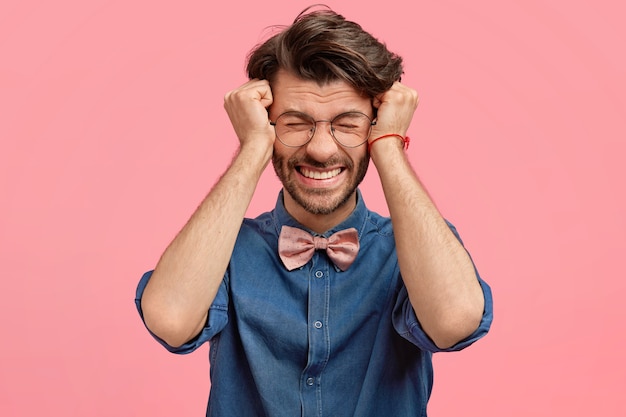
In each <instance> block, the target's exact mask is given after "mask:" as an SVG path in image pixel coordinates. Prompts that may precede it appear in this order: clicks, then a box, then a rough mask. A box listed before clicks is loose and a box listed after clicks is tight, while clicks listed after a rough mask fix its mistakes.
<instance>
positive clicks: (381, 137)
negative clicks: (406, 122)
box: [367, 133, 411, 153]
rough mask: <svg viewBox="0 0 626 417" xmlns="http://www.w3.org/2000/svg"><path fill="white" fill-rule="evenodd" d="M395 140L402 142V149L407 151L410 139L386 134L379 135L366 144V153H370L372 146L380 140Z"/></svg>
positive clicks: (394, 134) (395, 134)
mask: <svg viewBox="0 0 626 417" xmlns="http://www.w3.org/2000/svg"><path fill="white" fill-rule="evenodd" d="M394 138H395V139H396V140H398V139H399V140H400V141H401V142H402V148H403V149H409V143H410V142H411V138H409V137H408V136H402V135H400V134H398V133H388V134H386V135H381V136H378V137H376V138H374V139H372V140H370V141H369V142H368V144H367V150H368V152H370V153H371V151H372V146H373V145H374V143H376V142H379V141H380V140H381V139H394Z"/></svg>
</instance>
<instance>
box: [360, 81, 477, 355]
mask: <svg viewBox="0 0 626 417" xmlns="http://www.w3.org/2000/svg"><path fill="white" fill-rule="evenodd" d="M417 103H418V98H417V93H416V92H415V91H413V90H411V89H410V88H408V87H406V86H404V85H402V84H400V83H395V84H394V85H393V87H392V88H391V89H390V90H388V91H387V92H385V93H384V94H382V95H381V96H380V97H378V98H377V99H375V100H374V105H375V106H376V107H378V122H377V124H376V126H375V129H374V130H373V131H372V136H371V138H372V139H375V138H377V137H379V136H381V135H384V134H387V133H397V134H400V135H402V136H405V135H406V132H407V129H408V127H409V124H410V122H411V119H412V117H413V113H414V111H415V109H416V107H417ZM402 145H403V144H402V142H401V141H400V140H398V139H395V138H386V139H382V140H379V141H376V142H375V143H373V144H372V147H371V154H370V155H371V158H372V161H373V162H374V164H375V166H376V169H377V170H378V174H379V176H380V179H381V183H382V186H383V191H384V194H385V199H386V201H387V205H388V207H389V212H390V215H391V221H392V224H393V229H394V236H395V240H396V249H397V253H398V262H399V265H400V271H401V273H402V278H403V280H404V284H405V286H406V288H407V291H408V294H409V300H410V301H411V305H412V306H413V309H414V310H415V314H416V315H417V317H418V319H419V321H420V324H421V325H422V328H423V329H424V331H425V332H426V333H427V334H428V335H429V336H430V337H431V339H433V341H434V342H435V344H436V345H437V346H438V347H440V348H447V347H450V346H452V345H454V344H456V343H457V342H458V341H460V340H462V339H464V338H466V337H467V336H469V335H470V334H471V333H472V332H474V331H475V330H476V329H477V328H478V325H479V324H480V321H481V318H482V314H483V309H484V296H483V293H482V290H481V288H480V284H479V283H478V280H477V278H476V273H475V270H474V266H473V264H472V262H471V260H470V258H469V255H468V254H467V252H466V251H465V249H464V248H463V246H462V245H461V243H460V242H459V241H458V240H457V238H456V237H455V236H454V234H453V233H452V231H451V230H450V228H449V227H448V225H447V223H446V222H445V220H444V219H443V217H442V216H441V214H440V213H439V211H438V210H437V207H436V206H435V204H434V203H433V201H432V200H431V198H430V197H429V195H428V193H427V191H426V189H425V188H424V186H423V185H422V184H421V182H420V180H419V179H418V177H417V175H416V174H415V172H414V171H413V169H412V167H411V165H410V163H409V161H408V159H407V157H406V154H405V152H404V150H403V147H402Z"/></svg>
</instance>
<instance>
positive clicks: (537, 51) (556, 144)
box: [0, 0, 626, 416]
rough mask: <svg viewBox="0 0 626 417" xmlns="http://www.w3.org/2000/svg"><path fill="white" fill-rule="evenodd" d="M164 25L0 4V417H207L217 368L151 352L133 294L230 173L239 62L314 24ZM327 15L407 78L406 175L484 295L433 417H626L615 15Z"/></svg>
mask: <svg viewBox="0 0 626 417" xmlns="http://www.w3.org/2000/svg"><path fill="white" fill-rule="evenodd" d="M165 3H166V2H154V1H144V0H138V1H129V2H125V1H113V0H110V1H105V0H91V1H84V0H58V1H54V2H45V1H39V2H37V1H3V2H2V3H1V4H0V139H1V148H0V195H1V196H2V197H1V198H2V204H0V213H1V215H0V297H1V302H0V317H1V320H0V323H1V324H0V335H1V337H2V342H1V345H0V346H1V347H0V415H2V416H35V415H44V414H45V415H59V416H169V415H178V416H200V415H204V411H205V404H206V398H207V394H208V388H209V381H208V361H207V351H208V348H207V346H204V347H203V348H202V349H200V351H198V352H196V353H195V354H193V355H189V356H183V357H178V356H173V355H170V354H168V353H167V352H166V351H165V350H164V349H162V348H161V347H160V346H159V345H158V344H157V343H156V342H154V341H153V340H152V339H151V337H150V336H149V335H148V333H147V332H146V331H145V330H144V328H143V325H142V324H141V322H140V320H139V318H138V316H137V314H136V312H135V307H134V305H133V296H134V290H135V285H136V284H137V281H138V279H139V277H140V275H141V274H142V273H143V272H144V271H145V270H147V269H150V268H152V266H153V265H154V264H155V262H156V261H157V259H158V257H159V255H160V253H161V252H162V250H163V249H164V247H165V245H167V243H168V242H169V241H170V240H171V238H172V237H173V236H174V234H175V233H176V232H177V231H178V229H179V228H180V227H181V226H182V224H183V223H184V222H185V221H186V219H187V218H188V216H189V215H190V214H191V212H192V211H193V209H194V208H195V207H196V205H197V204H198V203H199V201H200V200H201V198H202V197H203V196H204V195H205V193H206V192H207V191H208V190H209V188H210V187H211V185H212V184H213V182H214V181H215V180H216V179H217V177H218V176H219V174H220V173H221V172H222V171H223V169H224V168H225V167H226V165H227V164H228V162H229V160H230V157H231V155H232V153H233V151H234V149H235V147H236V140H235V138H234V135H233V132H232V130H231V127H230V125H229V123H228V119H227V117H226V114H225V112H224V111H223V108H222V98H223V95H224V94H225V93H226V92H227V91H228V90H230V89H232V88H235V87H237V86H238V85H239V84H241V83H242V82H244V81H245V75H244V72H243V60H244V57H245V55H246V53H247V52H248V51H249V49H250V48H251V47H252V46H253V45H254V44H255V43H257V42H258V41H261V40H262V39H264V36H265V34H266V33H267V30H264V28H266V27H267V26H270V25H273V24H287V23H289V22H290V21H291V20H292V19H293V17H294V16H295V15H296V14H297V13H298V12H299V11H300V10H301V9H303V8H304V7H305V5H307V4H309V2H302V1H287V0H282V1H279V0H270V1H262V2H248V3H247V4H246V5H245V6H244V5H243V4H242V3H240V2H236V1H228V2H220V3H218V4H216V5H213V6H210V5H209V3H210V2H208V1H190V0H185V1H178V2H176V5H174V2H167V4H165ZM329 4H330V5H331V6H333V7H334V8H335V9H336V10H337V11H338V12H340V13H343V14H344V15H345V16H346V17H348V18H350V19H353V20H356V21H358V22H360V23H361V24H362V25H363V26H364V28H365V29H367V30H369V31H371V32H372V33H373V34H374V35H376V36H378V37H379V38H380V39H381V40H383V41H385V42H386V43H387V45H388V46H389V47H390V49H392V50H394V51H397V52H398V53H400V54H401V55H403V56H404V57H405V61H406V74H405V76H404V78H403V81H404V82H405V83H406V84H408V85H411V86H413V87H414V88H416V89H417V90H418V91H419V92H420V96H421V103H420V107H419V108H418V111H417V113H416V117H415V119H414V123H413V125H412V127H411V131H410V135H411V136H412V137H413V140H414V141H413V143H412V146H411V148H410V149H409V151H408V152H409V154H410V158H411V159H412V161H413V163H414V165H415V167H416V169H417V171H418V172H419V173H420V175H421V177H422V178H423V180H424V181H425V183H426V184H427V185H428V187H429V189H430V191H431V193H432V194H433V196H434V197H435V199H436V201H437V203H438V205H439V206H440V208H441V210H442V211H443V213H444V214H445V216H446V217H447V218H449V219H450V220H451V221H453V222H454V223H455V224H456V225H457V227H458V228H459V230H460V232H461V234H462V236H463V238H464V240H465V241H466V243H467V246H468V248H469V249H470V251H471V252H472V254H473V256H474V258H475V261H476V262H477V264H478V266H479V269H480V271H481V273H482V275H483V276H484V277H485V279H486V280H487V281H488V282H489V283H490V284H491V285H492V288H493V291H494V294H495V302H496V305H495V307H496V310H495V322H494V324H493V329H492V331H491V333H490V334H489V335H488V336H487V337H486V338H485V339H484V340H482V341H481V342H479V343H478V344H476V345H474V346H473V347H472V348H470V349H468V350H466V351H463V352H461V353H455V354H441V355H437V356H436V357H435V365H436V376H435V388H434V393H433V398H432V401H431V403H430V415H432V416H461V415H462V416H565V415H567V416H592V415H595V416H624V415H626V405H624V404H625V402H624V398H623V396H624V392H625V391H626V366H625V364H624V359H623V351H624V344H625V342H626V331H625V326H624V319H625V318H626V317H625V316H626V314H625V313H626V309H625V307H624V305H625V303H624V301H623V300H624V293H625V291H626V284H625V282H626V273H625V272H624V270H625V268H624V266H623V260H624V257H625V255H624V246H625V245H624V243H623V235H624V232H625V231H626V224H625V221H624V215H625V214H626V197H625V193H624V188H625V187H624V182H625V179H626V171H625V169H624V156H625V155H626V122H625V120H626V99H625V98H624V97H625V95H626V53H625V52H624V45H625V44H626V32H625V30H624V26H623V19H624V15H625V10H624V6H623V5H622V2H620V1H617V0H615V1H593V2H592V1H590V0H588V1H575V2H572V1H566V0H552V1H538V0H488V1H482V2H478V3H471V2H467V1H465V0H440V1H437V2H433V1H415V2H413V1H407V0H405V1H399V0H386V1H384V2H382V3H367V4H366V3H364V2H363V1H356V0H351V1H342V2H338V1H329ZM363 190H364V194H365V197H366V201H367V202H368V203H369V205H370V206H371V207H372V208H374V209H376V210H379V211H381V212H383V213H385V212H386V209H385V204H384V201H383V197H382V193H381V190H380V186H379V183H378V178H377V175H376V172H375V169H372V170H371V171H370V174H369V176H368V179H367V180H366V184H365V185H364V186H363ZM277 191H278V184H277V182H276V181H275V180H274V178H273V174H272V172H271V170H268V171H267V172H266V175H265V177H264V178H263V180H262V183H261V184H260V186H259V189H258V191H257V193H256V196H255V198H254V201H253V203H252V205H251V207H250V210H249V215H251V216H252V215H256V214H258V213H260V212H261V211H264V210H265V209H267V208H270V207H272V206H273V203H274V200H275V198H276V192H277Z"/></svg>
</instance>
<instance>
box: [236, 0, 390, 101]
mask: <svg viewBox="0 0 626 417" xmlns="http://www.w3.org/2000/svg"><path fill="white" fill-rule="evenodd" d="M310 9H311V8H310V7H309V8H307V9H305V10H304V11H303V12H302V13H300V14H299V15H298V17H296V19H295V20H294V22H293V24H292V25H291V26H289V27H287V28H286V29H284V30H283V31H282V32H280V33H278V34H276V35H274V36H272V37H271V38H269V39H268V40H267V41H265V42H264V43H262V44H260V45H258V46H256V47H255V48H254V49H253V50H252V51H251V52H250V54H249V55H248V64H247V68H246V70H247V72H248V77H249V78H250V79H253V78H259V79H266V80H268V81H270V82H272V81H273V78H274V77H275V75H276V73H277V72H278V70H279V69H284V70H287V71H289V72H291V73H293V74H294V75H296V76H298V77H300V78H302V79H305V80H314V81H316V82H318V83H319V84H325V83H327V82H330V81H335V80H343V81H346V82H347V83H348V84H350V85H352V86H353V87H354V88H355V89H356V90H357V91H359V92H361V93H363V94H365V95H367V96H369V97H375V96H377V95H378V94H380V93H383V92H385V91H387V90H388V89H389V88H391V86H392V85H393V83H394V81H397V80H399V79H400V76H401V75H402V58H401V57H399V56H398V55H396V54H394V53H392V52H390V51H389V50H388V49H387V47H386V46H385V44H383V43H381V42H379V41H378V40H377V39H376V38H374V37H373V36H372V35H371V34H369V33H368V32H366V31H364V30H363V29H362V28H361V26H360V25H358V24H357V23H354V22H351V21H348V20H346V19H345V18H344V17H343V16H341V15H339V14H337V13H335V12H334V11H332V10H330V9H328V10H316V11H312V12H309V10H310Z"/></svg>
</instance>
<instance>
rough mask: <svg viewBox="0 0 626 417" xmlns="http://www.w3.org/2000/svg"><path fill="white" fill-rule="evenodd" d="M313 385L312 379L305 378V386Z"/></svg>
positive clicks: (313, 380)
mask: <svg viewBox="0 0 626 417" xmlns="http://www.w3.org/2000/svg"><path fill="white" fill-rule="evenodd" d="M313 383H315V379H314V378H307V379H306V384H307V385H308V386H311V385H313Z"/></svg>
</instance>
